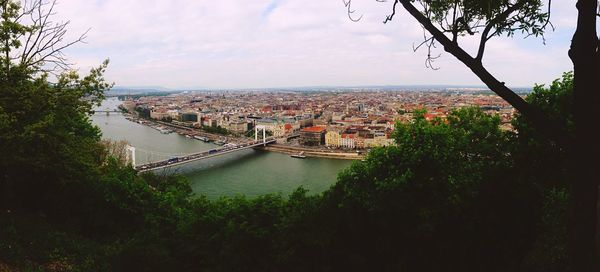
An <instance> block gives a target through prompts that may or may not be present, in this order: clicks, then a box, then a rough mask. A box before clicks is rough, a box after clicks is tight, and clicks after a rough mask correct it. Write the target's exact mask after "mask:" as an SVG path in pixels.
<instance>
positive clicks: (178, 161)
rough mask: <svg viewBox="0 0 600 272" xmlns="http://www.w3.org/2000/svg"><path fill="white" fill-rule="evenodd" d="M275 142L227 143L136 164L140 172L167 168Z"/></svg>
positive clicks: (268, 139)
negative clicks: (218, 146) (214, 147)
mask: <svg viewBox="0 0 600 272" xmlns="http://www.w3.org/2000/svg"><path fill="white" fill-rule="evenodd" d="M274 142H276V139H274V138H266V139H265V140H260V141H259V140H254V141H251V142H248V143H243V144H237V145H236V144H227V145H225V146H223V147H221V148H216V149H211V150H207V151H202V152H198V153H193V154H189V155H184V156H179V157H174V158H170V159H167V160H162V161H158V162H151V163H146V164H142V165H136V166H135V169H136V170H138V172H147V171H153V170H158V169H163V168H167V167H172V166H177V165H182V164H186V163H189V162H193V161H199V160H204V159H208V158H212V157H216V156H221V155H225V154H230V153H233V152H238V151H241V150H246V149H250V148H255V147H259V146H266V145H267V144H271V143H274Z"/></svg>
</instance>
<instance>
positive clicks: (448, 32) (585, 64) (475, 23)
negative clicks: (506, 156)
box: [344, 0, 600, 271]
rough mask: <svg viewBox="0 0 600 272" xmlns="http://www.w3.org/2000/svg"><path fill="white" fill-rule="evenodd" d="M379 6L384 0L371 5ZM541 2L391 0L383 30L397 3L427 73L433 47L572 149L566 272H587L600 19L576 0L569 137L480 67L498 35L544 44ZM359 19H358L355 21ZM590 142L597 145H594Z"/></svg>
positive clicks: (592, 235)
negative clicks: (599, 22)
mask: <svg viewBox="0 0 600 272" xmlns="http://www.w3.org/2000/svg"><path fill="white" fill-rule="evenodd" d="M377 1H379V2H384V0H377ZM545 2H546V1H542V0H503V1H495V0H484V1H473V0H440V1H428V0H394V3H393V8H392V12H391V15H389V16H388V17H387V18H386V19H385V20H384V23H387V22H389V21H391V20H392V19H393V17H394V16H395V14H396V8H397V6H398V4H400V5H402V7H404V9H405V10H406V11H408V13H409V14H410V15H411V16H412V17H414V18H415V19H416V20H417V21H418V22H419V23H420V24H421V25H422V26H423V28H424V30H425V31H426V32H427V33H429V35H430V36H425V39H424V41H423V42H422V43H421V44H419V46H417V48H415V49H418V48H420V47H423V46H424V47H426V48H427V51H428V54H427V60H426V66H428V67H432V68H433V62H434V60H435V59H436V58H437V57H436V56H432V55H431V49H432V48H434V47H435V45H436V43H439V44H441V45H442V46H443V48H444V50H445V51H446V52H448V53H450V54H452V55H453V56H454V57H456V58H457V59H458V60H459V61H461V62H462V63H463V64H465V65H466V66H467V67H469V68H470V69H471V71H473V73H474V74H475V75H477V76H478V77H479V78H480V79H481V81H482V82H484V83H485V84H486V85H487V86H488V87H489V88H490V90H492V91H493V92H495V93H496V94H498V95H499V96H500V97H502V98H503V99H504V100H506V101H507V102H508V103H510V104H511V105H512V106H513V107H514V108H515V109H517V110H518V111H519V112H520V113H521V114H523V116H524V117H525V118H527V119H529V120H530V121H531V123H532V124H533V125H534V126H535V128H536V129H537V130H539V131H540V132H542V134H543V135H545V136H546V137H547V138H550V139H553V140H554V142H556V143H557V144H560V145H563V146H567V145H573V146H574V147H575V148H573V149H571V150H573V151H572V152H571V154H569V157H570V158H571V160H572V162H573V163H572V166H571V171H572V172H571V176H570V177H571V180H572V182H571V191H572V194H573V197H572V199H571V209H570V214H571V216H572V223H571V226H570V231H571V234H570V243H571V245H572V246H571V254H572V256H574V257H575V258H573V259H572V261H573V264H572V265H573V269H575V270H576V271H592V270H593V262H594V258H597V257H598V256H597V255H596V254H597V253H596V251H595V243H596V242H595V241H596V239H597V238H596V222H597V218H598V216H597V208H596V206H597V198H598V197H597V194H598V192H597V191H598V182H599V180H600V172H599V170H598V167H595V163H594V161H595V158H594V156H595V155H596V154H598V152H599V151H600V143H598V141H597V139H598V138H599V137H600V134H598V132H595V131H596V130H597V129H595V127H594V125H593V123H594V116H598V113H599V112H600V111H599V110H597V109H596V108H597V106H595V105H597V104H598V102H600V98H599V97H600V92H599V91H598V90H597V89H598V87H597V86H596V85H595V83H596V82H595V81H594V77H595V76H597V75H598V74H600V50H599V49H600V41H599V40H598V36H597V33H596V19H597V17H598V16H600V13H599V12H598V2H597V0H579V1H578V2H577V9H578V11H579V15H578V23H577V30H576V32H575V34H574V36H573V39H572V45H571V49H570V51H569V56H570V57H571V59H572V60H573V64H574V67H575V69H574V70H575V73H574V86H575V87H574V96H573V99H574V110H575V111H574V123H575V127H576V128H575V133H574V135H573V136H571V135H570V134H569V133H568V132H567V131H566V130H565V128H564V127H561V126H559V125H558V124H556V123H553V122H552V121H551V120H550V118H548V116H546V115H545V114H544V113H543V112H542V111H541V110H540V109H539V108H537V107H536V106H535V105H532V104H530V103H527V102H526V101H525V100H523V99H522V98H521V97H520V96H518V95H517V94H516V93H515V92H513V91H512V90H511V89H510V88H508V87H507V86H505V84H504V83H503V82H501V81H500V80H498V79H496V78H495V77H494V76H493V75H492V74H491V73H489V72H488V71H487V69H486V68H485V66H484V65H483V62H482V60H483V57H484V54H485V47H486V44H487V43H488V42H489V41H490V39H491V38H493V37H495V36H500V35H506V36H509V37H511V36H513V35H514V34H515V33H517V32H521V33H524V34H525V35H526V36H527V37H528V36H541V37H543V35H544V31H545V29H546V28H547V27H548V26H551V27H553V26H552V24H551V23H550V14H551V9H550V7H551V3H552V2H551V0H548V1H547V2H546V3H547V4H546V7H547V10H543V8H544V6H543V4H544V3H545ZM344 3H345V4H346V6H347V8H348V15H349V17H350V19H352V20H354V19H353V17H352V13H353V12H354V10H352V9H351V7H350V5H351V0H347V1H345V2H344ZM358 19H360V18H358ZM465 35H470V36H473V35H479V40H480V41H479V46H478V50H477V52H476V53H475V54H474V55H471V54H469V53H468V52H466V51H465V50H464V49H463V48H462V47H461V46H460V44H459V39H460V38H461V37H463V36H465ZM594 139H596V140H594Z"/></svg>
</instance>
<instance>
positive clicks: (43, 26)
mask: <svg viewBox="0 0 600 272" xmlns="http://www.w3.org/2000/svg"><path fill="white" fill-rule="evenodd" d="M56 4H57V2H56V0H51V1H47V2H46V1H45V0H33V1H31V2H27V1H26V2H25V3H24V7H23V11H22V14H21V16H20V18H22V17H25V16H28V17H29V20H30V21H31V25H29V26H28V27H29V28H30V30H29V31H28V32H27V34H26V35H25V36H24V37H22V41H23V44H24V46H23V47H22V49H21V52H20V53H19V55H18V59H19V61H20V63H19V64H20V65H21V66H24V67H28V68H30V69H33V70H35V71H38V72H48V73H54V72H57V73H59V72H61V71H65V70H68V69H70V67H71V66H72V65H73V63H69V62H68V60H67V58H66V57H65V56H64V54H63V53H62V51H63V50H64V49H66V48H68V47H70V46H72V45H74V44H76V43H85V39H86V37H87V33H88V32H89V31H90V30H89V29H88V30H87V31H85V32H84V33H83V34H82V35H80V36H79V37H78V38H76V39H75V40H72V41H69V42H65V37H66V34H67V28H68V26H69V24H70V22H69V21H66V22H57V23H54V22H52V20H51V17H52V16H53V15H54V14H55V12H54V9H55V7H56ZM45 66H46V67H45ZM47 66H50V67H47Z"/></svg>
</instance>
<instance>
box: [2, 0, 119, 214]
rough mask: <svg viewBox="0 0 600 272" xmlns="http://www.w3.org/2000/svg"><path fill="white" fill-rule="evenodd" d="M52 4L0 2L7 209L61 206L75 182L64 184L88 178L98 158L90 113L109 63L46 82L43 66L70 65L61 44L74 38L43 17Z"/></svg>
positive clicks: (106, 86) (104, 85) (65, 72)
mask: <svg viewBox="0 0 600 272" xmlns="http://www.w3.org/2000/svg"><path fill="white" fill-rule="evenodd" d="M54 3H55V2H50V3H48V2H45V1H42V0H36V1H32V2H25V5H24V6H23V7H21V6H20V5H19V4H18V3H17V2H15V1H10V0H2V1H0V18H1V20H2V21H1V22H0V52H1V53H2V54H0V147H1V151H0V173H1V174H0V195H1V196H2V197H1V198H2V200H1V201H2V203H0V205H1V206H2V207H3V208H7V209H10V208H11V207H13V208H18V207H21V208H27V209H33V210H36V209H42V210H51V209H52V208H53V207H58V206H60V205H66V203H67V201H69V200H67V199H61V198H60V195H61V194H62V193H64V192H65V191H66V190H70V188H75V187H77V186H74V187H69V188H68V187H67V186H65V185H66V184H70V183H75V184H77V183H84V182H85V181H89V180H91V179H93V178H94V177H95V175H97V174H98V169H97V166H98V165H100V164H101V163H102V158H101V156H100V154H102V153H103V152H102V149H103V147H102V146H101V145H100V142H99V140H100V130H99V128H97V127H96V126H94V125H92V124H91V122H90V120H89V112H90V110H91V108H92V107H93V105H95V104H98V103H99V102H100V101H101V100H102V99H103V97H104V96H103V93H104V91H105V90H107V89H109V88H110V87H111V86H112V85H111V84H109V83H107V82H106V81H105V79H104V77H103V74H104V72H105V70H106V67H107V65H108V61H105V62H104V63H103V64H102V65H100V66H99V67H98V68H94V69H92V70H91V71H90V73H89V74H88V75H86V76H80V75H79V74H78V73H77V72H75V71H72V70H62V72H60V73H57V74H56V75H55V78H54V80H53V82H51V80H50V78H49V75H48V73H49V72H59V70H61V69H66V68H68V63H66V59H65V58H64V57H63V55H62V49H64V48H66V47H68V46H70V45H73V44H74V43H72V42H71V43H63V37H64V35H65V33H66V26H67V23H59V24H51V22H50V20H49V18H50V16H51V15H52V14H53V11H52V9H53V7H54ZM47 7H49V8H48V9H46V8H47ZM49 203H52V204H49ZM67 206H68V205H67ZM53 212H58V213H66V212H68V211H66V210H65V211H59V210H54V211H53ZM63 215H64V214H63Z"/></svg>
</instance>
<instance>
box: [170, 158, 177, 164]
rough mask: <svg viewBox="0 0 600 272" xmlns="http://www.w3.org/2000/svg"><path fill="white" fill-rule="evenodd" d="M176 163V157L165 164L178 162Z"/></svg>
mask: <svg viewBox="0 0 600 272" xmlns="http://www.w3.org/2000/svg"><path fill="white" fill-rule="evenodd" d="M178 161H179V158H177V157H175V158H170V159H169V160H168V161H167V164H171V163H175V162H178Z"/></svg>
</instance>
